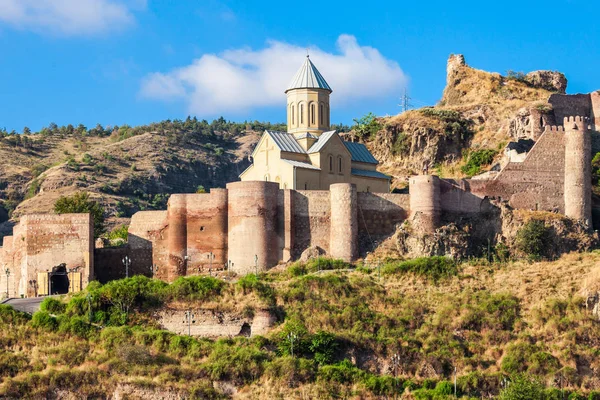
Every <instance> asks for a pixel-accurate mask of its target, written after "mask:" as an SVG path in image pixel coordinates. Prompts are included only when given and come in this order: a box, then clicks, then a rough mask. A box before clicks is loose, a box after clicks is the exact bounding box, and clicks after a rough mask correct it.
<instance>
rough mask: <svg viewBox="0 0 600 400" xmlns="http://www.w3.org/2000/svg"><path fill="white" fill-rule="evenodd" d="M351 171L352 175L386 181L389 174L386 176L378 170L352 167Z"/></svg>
mask: <svg viewBox="0 0 600 400" xmlns="http://www.w3.org/2000/svg"><path fill="white" fill-rule="evenodd" d="M351 173H352V175H357V176H366V177H367V178H378V179H386V180H388V181H389V180H390V177H389V176H387V175H386V174H382V173H381V172H379V171H368V170H366V169H357V168H352V169H351Z"/></svg>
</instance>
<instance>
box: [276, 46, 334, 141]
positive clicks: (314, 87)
mask: <svg viewBox="0 0 600 400" xmlns="http://www.w3.org/2000/svg"><path fill="white" fill-rule="evenodd" d="M331 92H332V90H331V88H330V87H329V85H328V84H327V81H325V78H323V76H322V75H321V73H320V72H319V70H318V69H317V67H315V65H314V64H313V63H312V61H310V57H309V56H306V61H305V62H304V64H303V65H302V67H300V69H299V70H298V72H297V73H296V75H295V76H294V79H292V82H291V83H290V85H289V86H288V88H287V90H286V91H285V93H286V95H287V122H288V124H287V126H288V133H292V134H306V133H310V134H312V135H314V136H319V135H321V133H323V132H325V131H327V130H329V125H330V111H329V95H330V94H331Z"/></svg>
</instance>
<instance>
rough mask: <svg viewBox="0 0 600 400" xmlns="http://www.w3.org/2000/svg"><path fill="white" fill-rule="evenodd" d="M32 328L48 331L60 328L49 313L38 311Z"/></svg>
mask: <svg viewBox="0 0 600 400" xmlns="http://www.w3.org/2000/svg"><path fill="white" fill-rule="evenodd" d="M31 326H33V327H34V328H39V329H43V330H47V331H55V330H56V329H57V328H58V322H57V320H56V318H54V317H53V316H52V315H50V314H49V313H48V312H47V311H38V312H36V313H35V314H33V318H31Z"/></svg>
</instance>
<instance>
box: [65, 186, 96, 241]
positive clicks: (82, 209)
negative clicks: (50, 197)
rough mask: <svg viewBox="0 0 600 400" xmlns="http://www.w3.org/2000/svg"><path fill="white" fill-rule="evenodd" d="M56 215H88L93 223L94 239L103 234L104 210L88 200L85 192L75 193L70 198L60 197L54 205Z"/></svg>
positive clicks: (88, 196) (88, 197)
mask: <svg viewBox="0 0 600 400" xmlns="http://www.w3.org/2000/svg"><path fill="white" fill-rule="evenodd" d="M54 212H55V213H57V214H72V213H74V214H79V213H82V214H90V215H91V216H92V220H93V221H94V237H96V238H97V237H99V236H100V235H101V234H102V233H104V209H103V208H102V206H101V205H100V204H98V203H97V202H96V201H94V200H91V199H90V195H89V194H88V193H86V192H77V193H75V194H74V195H72V196H61V197H60V198H59V199H58V200H56V203H54Z"/></svg>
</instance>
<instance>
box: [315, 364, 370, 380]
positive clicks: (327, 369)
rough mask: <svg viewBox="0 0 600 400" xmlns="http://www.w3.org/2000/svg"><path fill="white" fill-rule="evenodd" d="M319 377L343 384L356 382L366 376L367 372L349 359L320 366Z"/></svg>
mask: <svg viewBox="0 0 600 400" xmlns="http://www.w3.org/2000/svg"><path fill="white" fill-rule="evenodd" d="M317 375H318V378H319V379H320V380H323V381H327V382H337V383H342V384H347V383H355V382H357V381H358V380H360V379H361V378H363V377H364V376H365V372H364V371H363V370H361V369H360V368H357V367H356V366H354V364H352V363H351V362H350V361H349V360H344V361H342V362H340V363H337V364H333V365H324V366H322V367H321V368H319V372H318V374H317Z"/></svg>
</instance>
